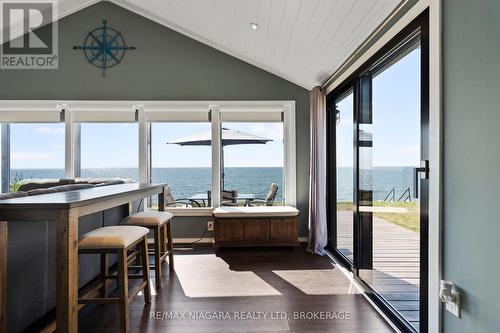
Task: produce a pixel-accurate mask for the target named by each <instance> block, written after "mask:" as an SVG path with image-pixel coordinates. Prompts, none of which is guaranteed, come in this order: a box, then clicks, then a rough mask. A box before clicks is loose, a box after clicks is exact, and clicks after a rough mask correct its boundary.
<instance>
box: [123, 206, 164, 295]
mask: <svg viewBox="0 0 500 333" xmlns="http://www.w3.org/2000/svg"><path fill="white" fill-rule="evenodd" d="M172 217H173V215H172V214H171V213H169V212H162V211H147V212H139V213H135V214H131V215H130V216H127V217H126V218H124V219H123V220H122V224H124V225H134V226H141V227H146V228H148V229H150V230H153V233H154V239H153V252H152V253H151V254H153V255H154V257H155V265H154V267H153V266H151V268H152V269H153V268H154V271H155V281H156V288H161V276H162V274H161V264H162V263H163V262H164V261H165V260H166V259H167V256H168V257H169V259H168V264H169V268H170V270H171V271H173V270H174V251H173V242H172V223H171V220H172Z"/></svg>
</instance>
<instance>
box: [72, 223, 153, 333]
mask: <svg viewBox="0 0 500 333" xmlns="http://www.w3.org/2000/svg"><path fill="white" fill-rule="evenodd" d="M148 232H149V230H148V229H147V228H143V227H137V226H111V227H103V228H99V229H96V230H93V231H91V232H89V233H87V234H85V235H83V236H82V237H81V238H80V240H79V241H78V253H79V254H101V286H102V288H101V294H100V297H98V298H87V297H85V298H78V303H80V304H88V303H113V304H119V306H120V328H121V331H122V332H127V331H128V328H129V322H128V311H129V309H128V305H129V303H130V301H131V300H132V299H133V298H134V297H135V296H136V295H137V294H138V293H139V292H140V291H141V290H142V291H143V294H144V302H146V303H151V292H150V290H151V286H150V282H149V260H148V239H147V235H148ZM134 248H138V250H139V252H140V255H141V259H142V260H141V262H142V274H139V275H137V274H136V275H129V274H128V263H129V256H128V252H129V251H130V250H133V249H134ZM113 253H116V254H117V255H118V274H117V275H108V258H107V256H108V254H113ZM129 278H139V279H142V283H141V284H140V285H139V286H138V287H137V288H136V289H134V290H133V291H132V292H130V293H129V290H128V279H129ZM114 279H116V280H117V283H118V297H107V287H106V280H114Z"/></svg>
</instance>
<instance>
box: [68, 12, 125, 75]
mask: <svg viewBox="0 0 500 333" xmlns="http://www.w3.org/2000/svg"><path fill="white" fill-rule="evenodd" d="M73 49H74V50H83V54H84V55H85V58H87V60H88V62H89V63H90V64H92V65H94V66H96V67H98V68H101V69H102V76H106V70H107V69H108V68H111V67H113V66H116V65H118V64H119V63H120V62H121V61H122V59H123V57H124V56H125V51H127V50H135V47H133V46H128V45H127V44H126V43H125V39H124V38H123V36H122V34H121V33H119V32H118V31H117V30H115V29H113V28H110V27H108V26H107V22H106V20H103V21H102V27H99V28H96V29H94V30H92V31H91V32H89V33H88V35H87V37H85V41H84V42H83V46H73Z"/></svg>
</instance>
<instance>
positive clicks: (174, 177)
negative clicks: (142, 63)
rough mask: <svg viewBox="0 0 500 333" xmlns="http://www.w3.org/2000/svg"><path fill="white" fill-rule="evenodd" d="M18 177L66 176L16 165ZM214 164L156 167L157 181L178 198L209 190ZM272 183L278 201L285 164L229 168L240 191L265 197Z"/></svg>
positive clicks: (105, 173) (126, 173)
mask: <svg viewBox="0 0 500 333" xmlns="http://www.w3.org/2000/svg"><path fill="white" fill-rule="evenodd" d="M82 177H91V178H106V177H122V178H130V179H137V178H138V169H137V168H99V169H82ZM15 178H22V179H32V178H33V179H35V178H64V170H63V169H13V170H12V171H11V181H13V180H14V179H15ZM211 178H212V173H211V169H210V168H153V171H152V179H153V182H155V183H168V184H169V185H170V188H171V189H172V193H173V195H174V197H176V198H186V197H190V196H192V195H194V194H197V193H206V192H207V190H209V189H210V187H211ZM271 183H276V184H278V194H277V196H276V202H281V201H282V200H283V168H279V167H268V168H225V188H226V189H236V190H238V191H239V193H251V194H255V196H256V197H258V198H265V196H266V194H267V192H268V191H269V188H270V186H271Z"/></svg>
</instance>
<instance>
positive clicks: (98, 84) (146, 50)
mask: <svg viewBox="0 0 500 333" xmlns="http://www.w3.org/2000/svg"><path fill="white" fill-rule="evenodd" d="M103 19H106V20H108V23H109V25H110V26H111V27H114V28H116V29H117V30H119V31H120V32H122V33H123V35H124V36H125V38H126V41H127V43H129V44H130V45H133V46H136V47H137V50H135V51H130V52H128V53H127V54H126V56H125V58H124V60H123V63H122V64H121V65H119V66H117V67H115V68H113V69H111V70H109V71H108V75H107V77H105V78H104V77H102V76H101V72H100V70H99V69H97V68H95V67H93V66H91V65H89V64H87V63H86V61H85V58H84V57H83V55H82V52H81V51H75V50H73V49H72V47H73V45H81V44H82V42H83V39H84V37H85V36H86V33H87V32H88V31H90V30H92V29H94V28H95V27H97V26H100V25H101V23H102V20H103ZM0 99H91V100H101V99H103V100H104V99H111V100H141V99H142V100H295V101H296V112H297V113H296V122H297V204H298V208H299V209H300V210H301V212H302V214H301V223H300V230H299V233H300V235H301V236H305V235H307V209H308V180H309V173H308V172H309V92H308V91H307V90H306V89H304V88H301V87H299V86H297V85H295V84H292V83H290V82H288V81H286V80H284V79H281V78H279V77H277V76H275V75H272V74H270V73H268V72H266V71H263V70H261V69H259V68H256V67H254V66H252V65H249V64H247V63H245V62H242V61H240V60H238V59H236V58H234V57H231V56H229V55H227V54H225V53H222V52H219V51H217V50H215V49H213V48H210V47H208V46H206V45H204V44H201V43H198V42H196V41H194V40H192V39H190V38H188V37H186V36H183V35H181V34H179V33H177V32H175V31H172V30H170V29H167V28H165V27H163V26H161V25H159V24H156V23H154V22H152V21H149V20H147V19H145V18H143V17H141V16H138V15H135V14H134V13H131V12H129V11H127V10H125V9H122V8H120V7H117V6H115V5H113V4H111V3H108V2H103V3H99V4H96V5H94V6H91V7H89V8H86V9H84V10H82V11H79V12H77V13H75V14H73V15H70V16H68V17H66V18H64V19H62V20H61V21H60V22H59V69H58V70H37V71H35V70H26V71H21V70H3V71H0ZM204 221H206V219H205V220H203V219H199V218H197V219H190V218H182V219H178V223H175V226H174V231H175V233H176V236H177V237H197V236H199V235H201V233H202V232H203V230H204V229H205V228H206V223H204ZM176 222H177V221H176Z"/></svg>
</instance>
